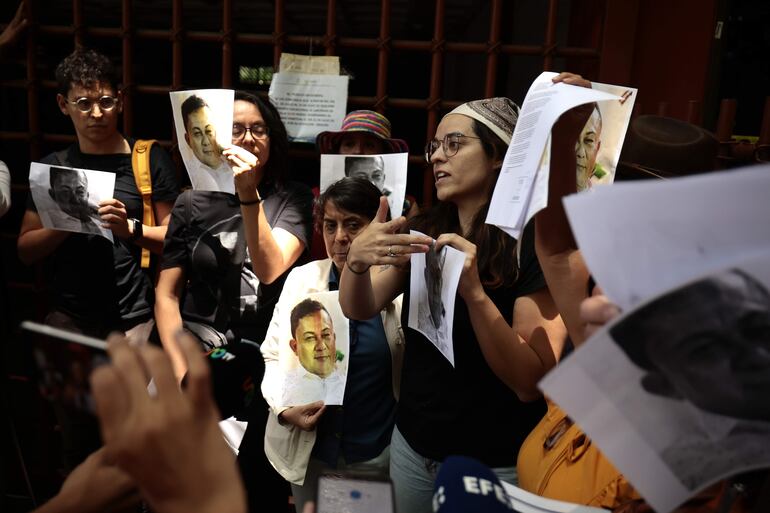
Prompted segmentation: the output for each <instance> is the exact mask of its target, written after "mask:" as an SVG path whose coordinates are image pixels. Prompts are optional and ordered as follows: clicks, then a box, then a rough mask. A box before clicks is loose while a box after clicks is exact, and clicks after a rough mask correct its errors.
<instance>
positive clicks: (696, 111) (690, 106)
mask: <svg viewBox="0 0 770 513" xmlns="http://www.w3.org/2000/svg"><path fill="white" fill-rule="evenodd" d="M686 119H687V122H688V123H692V124H693V125H698V126H700V124H701V121H702V115H701V105H700V102H699V101H698V100H690V101H688V102H687V118H686Z"/></svg>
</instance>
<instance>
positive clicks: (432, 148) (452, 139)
mask: <svg viewBox="0 0 770 513" xmlns="http://www.w3.org/2000/svg"><path fill="white" fill-rule="evenodd" d="M463 137H464V138H466V139H481V137H473V136H472V135H463V134H457V133H455V134H446V135H445V136H444V138H443V139H442V140H441V141H439V140H438V139H433V140H432V141H428V144H426V145H425V162H427V163H428V164H430V163H431V162H430V158H431V157H432V156H433V154H434V153H436V150H437V149H438V147H439V146H441V148H442V149H443V150H444V155H446V158H450V157H454V156H455V155H457V152H458V151H459V150H460V139H462V138H463Z"/></svg>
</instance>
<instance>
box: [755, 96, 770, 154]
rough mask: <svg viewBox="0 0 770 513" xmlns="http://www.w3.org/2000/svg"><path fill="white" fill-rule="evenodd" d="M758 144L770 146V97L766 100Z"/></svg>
mask: <svg viewBox="0 0 770 513" xmlns="http://www.w3.org/2000/svg"><path fill="white" fill-rule="evenodd" d="M757 144H758V145H759V144H770V96H768V97H766V98H765V110H764V111H763V114H762V124H761V125H760V129H759V140H758V141H757Z"/></svg>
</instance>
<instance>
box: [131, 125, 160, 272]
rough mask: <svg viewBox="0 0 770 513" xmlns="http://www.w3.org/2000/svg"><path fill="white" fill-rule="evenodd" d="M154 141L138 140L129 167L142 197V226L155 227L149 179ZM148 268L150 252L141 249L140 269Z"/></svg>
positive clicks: (150, 181)
mask: <svg viewBox="0 0 770 513" xmlns="http://www.w3.org/2000/svg"><path fill="white" fill-rule="evenodd" d="M155 142H156V140H155V139H148V140H142V139H139V140H137V141H136V142H135V143H134V150H133V151H132V152H131V167H132V168H133V170H134V180H136V188H137V189H139V194H141V195H142V224H143V225H145V226H155V212H154V211H153V210H152V178H151V177H150V150H151V149H152V145H153V144H155ZM148 267H150V250H149V249H146V248H142V268H143V269H147V268H148Z"/></svg>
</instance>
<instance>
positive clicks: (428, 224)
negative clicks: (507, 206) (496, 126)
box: [410, 119, 519, 289]
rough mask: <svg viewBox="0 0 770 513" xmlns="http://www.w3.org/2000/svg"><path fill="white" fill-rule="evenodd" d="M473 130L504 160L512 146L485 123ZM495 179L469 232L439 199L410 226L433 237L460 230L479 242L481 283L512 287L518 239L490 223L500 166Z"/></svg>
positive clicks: (454, 211) (451, 206)
mask: <svg viewBox="0 0 770 513" xmlns="http://www.w3.org/2000/svg"><path fill="white" fill-rule="evenodd" d="M472 126H473V131H474V132H475V134H476V135H477V136H478V137H479V138H480V139H481V147H482V148H483V150H484V153H485V154H486V155H487V157H489V158H490V159H491V160H493V161H498V160H499V161H501V162H502V160H503V157H504V156H505V152H506V150H507V149H508V145H507V144H505V142H504V141H503V140H502V139H500V138H499V137H498V136H497V135H496V134H495V133H494V132H492V130H490V129H489V128H487V127H486V126H485V125H484V124H482V123H480V122H478V121H476V120H475V119H474V120H473V125H472ZM492 172H493V173H494V174H495V179H494V180H493V181H492V183H491V184H490V188H489V191H487V201H486V203H484V205H483V206H482V207H481V208H480V209H479V211H478V212H476V215H474V216H473V220H472V221H471V227H470V230H469V232H468V233H462V228H461V227H460V217H459V216H458V214H457V207H456V206H455V204H454V203H451V202H448V201H439V202H437V203H436V204H435V205H434V206H433V208H431V209H430V210H428V211H427V212H425V213H424V214H420V215H418V216H416V217H414V218H413V219H412V221H411V223H410V226H411V227H412V228H413V229H415V230H419V231H421V232H423V233H425V234H427V235H430V236H431V237H434V238H435V237H438V236H439V235H440V234H442V233H456V234H458V235H461V236H462V237H464V238H466V239H467V240H468V241H470V242H472V243H473V244H475V245H476V248H477V251H476V258H477V263H478V268H479V277H480V278H481V283H482V284H483V285H484V286H485V287H488V288H492V289H495V288H498V287H510V286H512V285H513V284H514V283H515V282H516V278H517V277H518V274H519V270H518V265H517V264H516V262H517V259H516V245H517V241H516V239H514V238H512V237H511V236H510V235H508V234H507V233H505V232H504V231H502V230H501V229H499V228H498V227H496V226H492V225H489V224H486V223H485V221H486V218H487V212H489V203H490V201H491V200H492V191H493V190H494V188H495V184H496V183H497V178H498V176H500V166H497V167H495V169H493V170H492Z"/></svg>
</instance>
